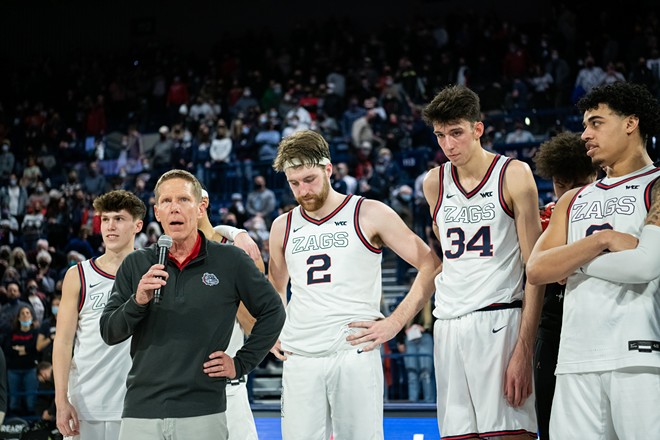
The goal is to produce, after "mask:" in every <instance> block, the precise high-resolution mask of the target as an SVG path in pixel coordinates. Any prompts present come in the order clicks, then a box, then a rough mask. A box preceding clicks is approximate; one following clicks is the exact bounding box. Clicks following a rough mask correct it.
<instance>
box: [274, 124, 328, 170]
mask: <svg viewBox="0 0 660 440" xmlns="http://www.w3.org/2000/svg"><path fill="white" fill-rule="evenodd" d="M325 161H328V162H329V161H330V147H329V146H328V142H327V141H326V140H325V139H324V138H323V136H321V135H320V134H319V133H317V132H315V131H313V130H301V131H296V132H293V133H292V134H290V135H289V136H287V137H285V138H284V139H282V141H281V142H280V145H279V147H278V149H277V156H276V157H275V161H274V162H273V169H275V171H279V172H281V171H284V170H285V169H286V168H288V166H290V165H288V164H295V163H300V164H301V165H306V166H315V165H320V164H323V162H325Z"/></svg>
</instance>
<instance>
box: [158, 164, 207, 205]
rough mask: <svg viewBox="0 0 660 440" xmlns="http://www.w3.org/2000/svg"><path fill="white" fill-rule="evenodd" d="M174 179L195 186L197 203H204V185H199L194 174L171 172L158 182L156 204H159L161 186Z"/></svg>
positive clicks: (182, 171) (176, 170) (183, 171)
mask: <svg viewBox="0 0 660 440" xmlns="http://www.w3.org/2000/svg"><path fill="white" fill-rule="evenodd" d="M172 179H183V180H185V181H188V182H190V183H192V186H193V196H194V197H195V200H196V201H197V202H201V201H202V184H201V183H199V180H197V177H195V176H194V175H193V174H191V173H190V172H188V171H186V170H179V169H175V170H169V171H167V172H166V173H165V174H163V175H162V176H160V178H159V179H158V182H156V187H155V188H154V196H156V204H158V199H159V198H160V194H159V192H160V186H161V185H162V184H163V183H164V182H167V181H168V180H172Z"/></svg>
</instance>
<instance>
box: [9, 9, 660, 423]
mask: <svg viewBox="0 0 660 440" xmlns="http://www.w3.org/2000/svg"><path fill="white" fill-rule="evenodd" d="M585 3H586V2H585ZM379 7H384V6H379ZM541 15H542V17H541ZM223 20H231V17H220V18H219V25H221V24H222V23H221V22H222V21H223ZM148 23H149V22H148V21H147V24H148ZM273 25H277V23H273ZM189 28H190V30H187V29H189ZM184 29H186V30H185V32H194V26H192V27H185V28H183V27H182V28H181V29H179V30H178V31H180V32H184ZM147 34H148V31H147ZM659 36H660V24H659V17H658V11H657V8H654V6H653V5H652V2H641V3H640V4H639V5H637V7H636V9H635V10H634V11H631V12H629V14H628V15H626V16H625V17H621V16H618V15H616V14H615V13H614V12H607V11H605V10H602V9H598V10H593V9H590V8H588V7H586V6H585V4H582V3H579V2H578V3H576V4H564V3H557V4H552V5H551V6H547V7H546V8H545V9H544V10H543V11H542V14H541V13H540V14H539V18H538V19H532V18H530V17H526V19H518V20H509V19H507V18H506V17H502V16H498V15H496V14H491V13H487V12H486V11H482V12H479V11H462V12H445V13H438V14H436V15H432V16H424V15H420V16H416V17H414V19H412V20H409V21H407V22H406V23H403V24H401V23H396V22H395V21H394V20H389V21H388V20H381V21H378V22H376V21H374V22H371V23H364V21H363V20H351V18H350V14H349V15H347V16H344V17H342V18H337V17H335V16H333V15H331V14H329V13H328V14H327V16H326V18H322V19H315V20H308V21H295V23H291V24H289V25H288V26H287V27H286V28H285V29H284V30H283V29H279V31H278V32H273V31H272V29H267V28H259V29H253V28H249V27H247V26H246V29H245V31H244V32H235V33H229V32H219V33H218V38H217V41H215V42H212V44H209V46H210V49H209V50H207V51H203V52H199V51H196V50H195V49H196V48H194V47H186V46H185V45H184V46H181V45H177V44H173V43H164V42H162V41H159V40H158V39H150V38H148V36H147V37H145V38H141V39H140V41H139V42H138V43H135V44H131V45H130V46H129V47H123V48H120V49H117V50H115V49H112V50H105V49H104V48H99V50H96V51H91V52H90V51H75V50H71V51H69V52H66V53H65V51H60V52H58V55H57V56H55V57H49V56H43V55H39V56H36V57H33V58H31V57H29V56H27V57H26V56H23V57H21V56H16V57H15V59H11V58H10V59H9V60H5V61H6V62H3V68H2V69H0V83H1V84H2V93H1V94H0V143H1V145H2V150H1V151H0V209H1V218H0V281H1V282H0V303H1V308H0V339H1V340H2V341H5V342H6V341H8V340H9V335H10V334H11V332H13V331H20V327H21V318H20V312H21V310H22V307H28V308H29V310H30V312H31V317H32V318H31V321H32V322H31V323H30V327H31V328H32V329H33V330H34V334H35V337H34V349H33V350H32V351H31V352H30V355H29V358H26V357H25V356H23V355H22V356H20V359H18V358H17V356H16V353H14V351H15V350H13V349H12V347H10V346H7V345H6V343H5V344H3V349H4V352H5V357H7V359H8V370H10V371H11V370H15V371H18V372H17V373H12V374H13V375H10V376H9V377H10V382H11V380H12V378H15V379H14V380H22V381H23V380H24V381H25V383H26V384H27V383H28V382H29V385H28V386H29V387H31V388H30V389H37V388H38V387H39V382H38V381H37V380H36V379H35V380H27V379H25V378H24V376H26V375H25V374H23V373H24V370H30V373H29V374H27V375H30V374H31V375H32V376H33V378H34V377H36V376H35V375H34V374H33V373H35V372H36V371H37V370H36V368H35V366H36V365H37V362H39V361H45V362H49V361H50V355H49V350H51V348H52V336H53V335H54V330H55V322H56V317H57V304H58V302H59V298H58V296H59V294H60V292H61V282H62V278H63V275H64V273H65V271H66V270H67V268H68V267H69V266H71V265H72V264H75V263H77V262H79V261H81V260H83V259H86V258H91V257H94V256H96V255H99V254H100V253H102V252H103V249H102V240H101V237H100V235H99V232H100V228H99V222H98V219H97V218H96V217H95V216H94V212H93V209H92V206H91V202H92V200H93V199H94V198H95V197H96V196H98V195H99V194H102V193H104V192H106V191H108V190H112V189H120V188H122V189H127V190H130V191H133V192H134V193H135V194H137V195H138V196H139V197H140V198H141V199H142V200H143V201H144V202H145V204H146V205H147V207H148V214H147V218H146V219H145V222H144V224H145V226H144V230H143V231H142V233H141V234H140V235H139V236H138V238H137V240H136V247H143V246H148V245H150V244H151V243H153V242H155V241H156V240H157V238H158V236H159V235H160V227H159V225H158V223H157V222H155V220H154V218H153V209H151V207H152V206H153V203H154V199H153V192H152V190H153V186H154V184H155V181H156V180H157V179H158V177H159V176H160V175H161V174H162V173H163V172H164V171H166V170H169V169H171V168H182V169H187V170H189V171H191V172H193V173H194V174H195V175H196V176H197V177H198V178H199V179H200V181H201V182H202V183H203V185H204V186H205V187H206V188H207V189H208V191H209V193H210V195H211V202H212V207H213V208H212V212H211V213H210V214H211V219H212V221H213V223H215V224H217V223H226V224H232V225H235V226H238V227H241V228H246V229H248V230H249V232H250V234H251V235H252V237H253V238H254V239H255V241H257V243H258V244H259V245H260V247H261V249H262V253H263V256H264V260H265V262H266V263H267V262H268V231H269V227H270V224H271V222H272V220H273V219H274V217H275V216H277V215H278V214H279V213H281V212H284V211H286V210H288V209H291V207H293V206H295V200H294V199H293V198H292V196H291V194H290V192H289V191H288V187H287V185H286V182H285V180H284V178H283V176H281V175H277V174H276V173H275V172H274V171H273V170H272V169H271V164H272V159H273V158H274V156H275V153H276V151H277V145H278V142H279V141H280V140H281V139H282V138H283V137H285V136H287V135H288V134H290V133H292V132H294V131H296V130H301V129H312V130H317V131H319V132H321V133H322V134H323V135H324V136H325V138H326V139H327V140H328V142H329V144H330V146H331V153H332V156H333V162H334V165H335V174H334V176H333V185H334V186H335V188H336V189H338V190H339V191H341V192H345V193H354V194H360V195H363V196H365V197H368V198H374V199H378V200H381V201H384V202H386V203H389V204H390V205H391V206H392V207H393V208H394V209H395V210H396V211H397V212H399V214H400V215H401V216H402V217H403V218H404V219H405V220H406V222H407V223H408V225H409V226H410V227H411V228H412V229H413V230H415V231H416V232H417V233H419V234H420V236H422V237H424V238H426V239H428V240H429V241H433V240H432V237H431V234H429V225H430V223H429V222H430V216H429V213H428V207H427V206H425V201H424V197H423V195H422V194H421V179H422V178H423V176H424V174H425V173H426V171H427V170H428V169H430V168H432V167H434V166H437V165H438V164H440V163H442V162H444V161H445V160H446V158H445V157H443V155H442V153H441V151H440V150H439V148H437V144H436V142H435V138H434V136H433V133H432V130H431V129H430V128H429V127H427V126H426V125H425V124H424V122H423V121H422V119H421V109H422V108H423V106H424V105H425V104H426V103H427V102H428V101H429V100H430V99H431V98H432V97H433V96H434V95H435V93H436V92H437V91H438V90H439V89H440V88H442V87H443V86H445V85H448V84H465V85H467V86H469V87H470V88H472V89H473V90H475V91H476V92H477V93H478V94H479V96H480V98H481V104H482V109H483V112H484V118H485V119H484V120H485V123H486V127H487V129H486V134H485V136H484V138H482V144H483V145H484V146H485V147H486V148H489V149H491V150H493V151H497V152H500V153H502V154H506V155H509V156H514V157H518V158H519V159H522V160H525V161H528V162H530V164H531V158H532V157H533V155H534V152H535V151H536V148H537V146H538V145H539V144H540V142H542V141H544V140H546V139H547V138H548V137H549V136H552V135H553V134H555V133H557V132H560V131H563V130H573V131H579V130H580V129H581V126H582V118H581V115H579V114H577V113H576V110H575V108H574V103H575V102H576V100H577V99H579V97H580V96H581V95H582V94H584V93H585V92H586V91H588V90H590V89H591V88H593V87H595V86H597V85H600V84H605V83H609V82H613V81H631V82H636V83H641V84H644V85H645V86H647V87H648V88H649V89H650V90H652V91H653V92H654V93H655V94H656V96H660V52H659V49H660V46H659V44H658V37H659ZM14 38H20V37H19V36H17V35H15V36H14ZM538 183H539V190H540V196H541V200H539V203H540V204H543V203H545V202H546V201H548V199H549V198H550V197H551V187H550V185H549V184H548V183H547V182H544V181H542V180H541V179H539V180H538ZM406 273H407V272H406V268H405V267H402V268H401V269H400V270H399V271H397V282H398V283H400V284H406V283H407V282H408V279H407V277H406ZM426 325H430V324H428V323H427V324H426ZM393 348H394V349H396V347H395V346H394V347H393ZM17 359H18V360H17ZM40 365H41V367H44V368H45V367H47V365H45V364H43V365H42V364H40ZM41 367H40V368H41ZM39 371H42V370H41V369H40V370H39ZM42 382H43V381H42ZM11 389H12V385H11V383H10V392H11ZM35 404H36V402H35V400H34V399H33V400H30V399H27V401H26V402H24V403H23V406H22V407H16V408H14V409H16V410H17V411H19V410H23V411H25V412H30V411H32V412H34V411H37V412H39V411H41V410H42V409H41V408H37V409H35ZM39 415H41V412H39Z"/></svg>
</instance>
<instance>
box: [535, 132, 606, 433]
mask: <svg viewBox="0 0 660 440" xmlns="http://www.w3.org/2000/svg"><path fill="white" fill-rule="evenodd" d="M534 165H535V172H536V174H537V175H538V176H540V177H543V178H545V179H550V180H552V186H553V188H554V192H555V197H556V198H557V199H559V198H561V196H562V195H564V193H565V192H566V191H568V190H570V189H573V188H578V187H581V186H584V185H588V184H589V183H591V182H593V181H594V180H596V176H597V174H598V167H596V166H595V165H594V164H593V163H592V162H591V159H590V158H589V156H587V150H586V148H585V147H584V141H583V140H582V139H580V135H579V134H578V133H571V132H564V133H559V134H558V135H556V136H554V137H552V138H551V139H549V140H547V141H545V142H544V143H542V144H541V146H540V147H539V151H538V152H537V153H536V155H535V156H534ZM554 207H555V202H550V203H548V204H547V205H546V206H544V207H543V209H542V210H541V226H542V227H543V229H544V230H545V228H547V225H548V223H549V222H550V219H551V218H552V212H553V210H554ZM565 288H566V285H565V284H563V283H551V284H548V285H546V286H545V297H544V300H543V311H542V312H541V322H540V324H539V330H538V334H537V335H536V349H535V350H534V386H535V391H536V417H537V419H538V425H539V438H540V440H548V439H549V438H550V435H549V428H548V427H549V425H550V409H551V408H552V396H553V395H554V393H555V367H556V366H557V353H558V352H559V335H560V333H561V321H562V311H563V307H564V302H563V298H564V294H565Z"/></svg>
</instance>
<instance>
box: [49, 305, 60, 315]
mask: <svg viewBox="0 0 660 440" xmlns="http://www.w3.org/2000/svg"><path fill="white" fill-rule="evenodd" d="M59 309H60V308H59V306H52V307H51V308H50V311H51V312H53V315H57V311H58V310H59Z"/></svg>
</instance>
